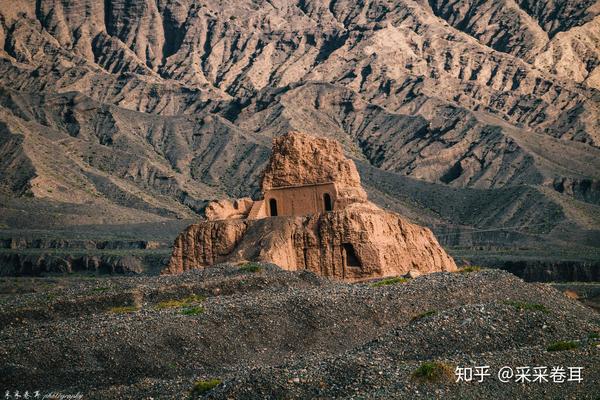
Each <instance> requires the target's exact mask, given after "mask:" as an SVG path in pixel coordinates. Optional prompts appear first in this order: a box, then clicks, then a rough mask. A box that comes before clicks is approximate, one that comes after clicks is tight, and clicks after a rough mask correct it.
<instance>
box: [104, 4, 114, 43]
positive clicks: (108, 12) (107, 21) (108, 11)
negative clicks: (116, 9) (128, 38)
mask: <svg viewBox="0 0 600 400" xmlns="http://www.w3.org/2000/svg"><path fill="white" fill-rule="evenodd" d="M112 27H113V24H112V0H104V29H105V30H106V33H107V34H109V35H112V34H113V29H112Z"/></svg>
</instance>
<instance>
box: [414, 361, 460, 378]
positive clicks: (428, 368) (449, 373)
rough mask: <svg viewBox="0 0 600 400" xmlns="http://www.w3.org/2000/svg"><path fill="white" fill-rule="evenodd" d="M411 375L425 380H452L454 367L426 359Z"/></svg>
mask: <svg viewBox="0 0 600 400" xmlns="http://www.w3.org/2000/svg"><path fill="white" fill-rule="evenodd" d="M412 377H413V378H414V379H418V380H422V381H427V382H443V381H453V379H454V368H452V366H450V365H448V364H446V363H442V362H438V361H427V362H424V363H422V364H421V365H420V366H419V367H418V368H417V369H416V370H415V371H414V372H413V374H412Z"/></svg>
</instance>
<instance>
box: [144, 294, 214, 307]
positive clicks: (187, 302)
mask: <svg viewBox="0 0 600 400" xmlns="http://www.w3.org/2000/svg"><path fill="white" fill-rule="evenodd" d="M202 301H204V297H202V296H198V295H196V294H193V295H191V296H188V297H185V298H183V299H170V300H164V301H161V302H160V303H158V304H156V306H155V308H157V309H159V310H164V309H169V308H183V307H190V306H193V305H196V304H199V303H202Z"/></svg>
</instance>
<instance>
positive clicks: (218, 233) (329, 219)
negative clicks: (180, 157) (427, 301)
mask: <svg viewBox="0 0 600 400" xmlns="http://www.w3.org/2000/svg"><path fill="white" fill-rule="evenodd" d="M261 188H262V195H263V196H262V199H260V200H256V201H253V200H252V199H250V198H243V199H236V200H219V201H214V202H211V203H209V204H208V206H207V207H206V210H205V217H206V220H204V221H201V222H199V223H197V224H194V225H191V226H189V227H188V228H186V230H185V231H184V232H182V233H181V234H180V235H179V236H178V237H177V239H176V240H175V245H174V249H173V254H172V256H171V259H170V262H169V265H168V266H167V267H166V268H165V270H164V271H163V273H179V272H182V271H184V270H187V269H193V268H205V267H208V266H210V265H213V264H216V263H222V262H242V261H262V262H272V263H275V264H277V265H279V266H280V267H282V268H284V269H287V270H301V269H307V270H311V271H313V272H315V273H317V274H319V275H323V276H328V277H332V278H336V279H341V280H346V281H357V280H364V279H371V278H377V277H384V276H393V275H400V274H405V273H407V272H415V273H429V272H436V271H452V270H455V269H456V265H455V263H454V261H453V260H452V258H451V257H450V256H448V254H446V252H445V251H444V250H443V249H442V248H441V246H440V245H439V244H438V242H437V240H436V239H435V237H434V236H433V234H432V232H431V231H430V230H429V229H427V228H423V227H420V226H417V225H414V224H412V223H410V222H408V221H406V220H404V219H403V218H401V217H400V216H399V215H397V214H395V213H392V212H388V211H385V210H382V209H381V208H379V207H377V206H376V205H375V204H373V203H371V202H369V201H368V199H367V194H366V192H365V191H364V189H363V188H362V186H361V183H360V176H359V174H358V171H357V169H356V166H355V164H354V162H353V161H352V160H350V159H348V158H346V157H345V156H344V153H343V150H342V147H341V145H340V144H339V143H338V142H337V141H335V140H332V139H326V138H315V137H313V136H310V135H307V134H303V133H299V132H291V133H288V134H286V135H283V136H279V137H277V138H275V139H274V140H273V153H272V155H271V158H270V159H269V162H268V164H267V166H266V168H265V170H264V172H263V178H262V186H261Z"/></svg>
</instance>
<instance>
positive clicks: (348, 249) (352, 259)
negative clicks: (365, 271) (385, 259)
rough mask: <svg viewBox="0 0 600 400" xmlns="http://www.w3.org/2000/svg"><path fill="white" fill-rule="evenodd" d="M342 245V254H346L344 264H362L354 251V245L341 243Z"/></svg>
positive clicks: (357, 265) (353, 265)
mask: <svg viewBox="0 0 600 400" xmlns="http://www.w3.org/2000/svg"><path fill="white" fill-rule="evenodd" d="M342 246H343V247H344V254H345V255H346V266H348V267H362V264H361V263H360V260H359V259H358V256H357V255H356V252H355V251H354V246H352V244H350V243H342Z"/></svg>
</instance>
